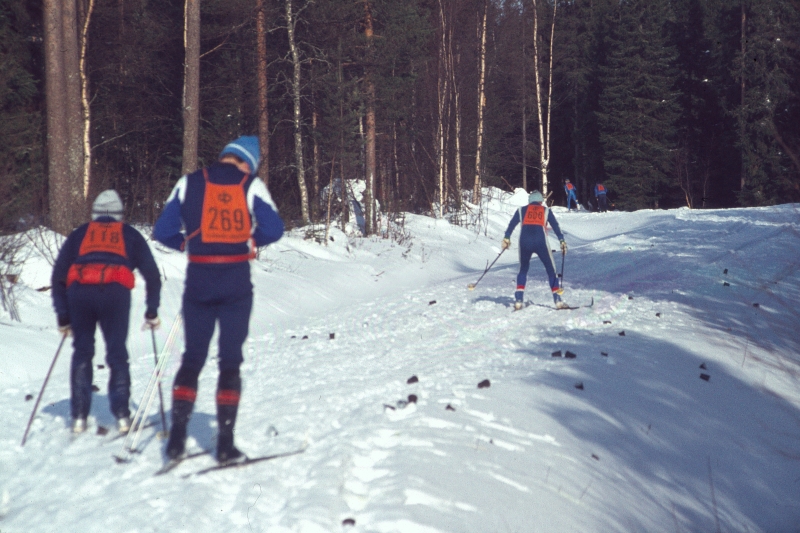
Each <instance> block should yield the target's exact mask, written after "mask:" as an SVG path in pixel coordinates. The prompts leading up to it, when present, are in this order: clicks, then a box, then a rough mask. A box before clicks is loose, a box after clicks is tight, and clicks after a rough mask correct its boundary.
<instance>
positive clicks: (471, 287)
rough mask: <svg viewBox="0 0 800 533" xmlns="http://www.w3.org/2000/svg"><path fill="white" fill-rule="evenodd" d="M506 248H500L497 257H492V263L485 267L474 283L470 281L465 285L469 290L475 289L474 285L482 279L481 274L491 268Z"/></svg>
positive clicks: (484, 273)
mask: <svg viewBox="0 0 800 533" xmlns="http://www.w3.org/2000/svg"><path fill="white" fill-rule="evenodd" d="M506 250H508V248H503V249H502V250H500V253H499V254H497V257H495V258H494V261H492V264H491V265H489V266H487V267H486V270H484V271H483V274H481V277H479V278H478V281H476V282H475V283H470V284H469V285H467V288H468V289H469V290H471V291H474V290H475V286H476V285H477V284H478V283H480V281H481V280H482V279H483V276H485V275H486V273H487V272H489V269H491V268H492V267H493V266H494V264H495V263H497V260H498V259H500V256H501V255H503V252H505V251H506Z"/></svg>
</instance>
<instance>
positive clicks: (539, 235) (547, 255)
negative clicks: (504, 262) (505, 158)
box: [501, 191, 567, 310]
mask: <svg viewBox="0 0 800 533" xmlns="http://www.w3.org/2000/svg"><path fill="white" fill-rule="evenodd" d="M543 202H544V198H542V193H540V192H539V191H533V192H532V193H531V194H530V196H528V205H525V206H522V207H520V208H519V209H517V210H516V212H515V213H514V216H513V217H511V221H510V222H509V223H508V228H506V233H505V237H504V238H503V242H502V244H501V247H502V249H503V250H506V249H508V248H509V247H510V246H511V234H512V233H513V232H514V228H516V227H517V224H519V223H520V222H521V223H522V228H521V229H520V232H519V274H517V290H516V292H515V293H514V309H515V310H518V309H522V308H523V306H524V303H523V298H524V296H525V284H526V281H527V279H528V269H529V268H530V264H531V257H532V256H533V254H536V255H538V256H539V259H540V260H541V261H542V263H543V264H544V268H545V270H546V271H547V276H548V278H549V281H550V290H551V291H552V293H553V302H555V305H556V307H557V308H559V309H562V308H565V307H567V304H565V303H564V302H563V301H562V300H561V295H562V294H563V293H564V291H563V289H561V287H560V284H559V280H558V276H557V275H556V267H555V262H554V261H553V255H552V253H551V252H550V246H549V244H548V242H547V224H548V223H549V224H550V227H552V228H553V231H555V233H556V236H557V237H558V240H559V242H560V243H561V252H562V253H567V243H566V241H565V240H564V235H563V234H562V233H561V229H560V228H559V227H558V221H557V220H556V217H555V215H553V212H552V211H551V210H550V208H548V207H547V206H545V205H543Z"/></svg>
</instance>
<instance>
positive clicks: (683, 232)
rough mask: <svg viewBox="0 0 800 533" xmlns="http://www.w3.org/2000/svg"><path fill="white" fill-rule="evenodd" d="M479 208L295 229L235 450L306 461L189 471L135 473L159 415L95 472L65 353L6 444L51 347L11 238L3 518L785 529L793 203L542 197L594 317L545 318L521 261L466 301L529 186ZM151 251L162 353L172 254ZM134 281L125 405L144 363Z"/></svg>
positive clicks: (271, 525)
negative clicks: (329, 229) (352, 228)
mask: <svg viewBox="0 0 800 533" xmlns="http://www.w3.org/2000/svg"><path fill="white" fill-rule="evenodd" d="M495 196H499V198H497V199H495V200H493V201H491V202H489V204H488V208H489V215H488V226H487V227H486V229H485V231H481V232H480V233H479V234H478V233H476V232H475V231H474V230H468V229H465V228H462V227H457V226H452V225H450V224H448V223H447V222H444V221H441V220H438V221H437V220H434V219H430V218H426V217H420V216H412V215H408V216H407V217H406V223H405V230H406V233H407V235H406V237H407V238H406V240H405V241H404V242H402V243H398V242H397V241H392V240H382V239H378V238H373V239H348V238H347V237H345V235H344V234H342V233H341V232H338V231H334V232H333V233H332V236H333V241H332V242H329V246H328V247H325V246H321V245H319V244H317V243H314V242H313V241H306V240H303V239H302V235H303V232H301V231H298V232H296V233H295V234H292V235H287V236H286V237H285V238H284V239H282V240H281V241H280V242H278V243H277V244H276V245H274V246H272V247H270V248H268V249H267V251H265V252H264V253H262V256H261V259H260V260H259V261H257V262H254V264H253V282H254V284H255V287H256V288H255V294H256V300H255V309H254V313H253V317H252V320H251V324H250V326H251V327H250V338H249V339H248V341H247V344H246V358H247V361H246V363H245V365H244V366H243V368H242V370H243V379H244V392H243V395H242V405H241V407H240V412H239V421H238V424H237V433H236V439H237V445H238V446H239V447H240V448H241V449H242V450H244V451H245V452H247V453H248V454H250V455H251V456H256V455H264V454H277V453H282V452H287V451H293V450H297V449H302V448H304V447H305V451H304V453H300V454H297V455H292V456H288V457H282V458H276V459H274V460H270V461H264V462H261V463H259V464H254V465H250V466H247V467H244V468H240V469H230V470H223V471H217V472H210V473H208V474H205V475H196V474H195V473H196V472H197V471H198V470H201V469H203V468H205V467H208V466H211V465H213V464H214V461H213V459H212V458H211V457H209V456H201V457H199V458H196V459H191V460H188V461H185V462H184V463H182V464H181V465H179V466H178V467H177V468H176V469H174V470H172V471H171V472H169V473H168V474H166V475H163V476H157V477H154V476H153V474H154V472H156V471H157V470H158V469H159V468H160V466H161V465H162V462H163V460H164V456H163V448H164V445H165V444H164V441H162V440H159V438H158V437H157V435H156V432H157V431H158V429H160V428H159V425H160V419H159V416H158V414H157V410H156V411H154V412H153V413H152V414H151V415H150V419H151V420H152V421H153V422H157V423H158V425H156V426H154V427H151V428H148V429H146V430H145V432H144V438H143V441H142V444H141V446H140V448H141V450H142V451H141V453H140V454H136V455H134V456H133V458H132V461H131V462H130V463H128V464H117V463H116V462H115V461H114V460H113V458H112V456H113V455H115V454H119V453H121V451H122V440H120V439H116V440H113V439H112V437H113V422H114V421H113V419H112V417H111V415H110V413H109V412H108V404H107V397H106V390H105V389H106V385H105V382H106V380H107V371H106V370H105V369H103V368H99V367H97V369H96V371H95V382H96V384H97V386H98V388H99V391H98V392H97V393H96V394H95V398H94V402H93V406H92V418H91V420H90V426H91V427H90V431H89V432H88V433H86V434H84V435H81V436H79V437H77V438H74V439H73V438H71V436H70V434H69V432H68V431H67V427H68V424H69V409H68V403H69V385H68V369H69V355H70V350H69V349H68V347H67V349H65V350H64V351H63V353H62V355H61V356H60V359H59V360H58V362H57V364H56V367H55V371H54V374H53V377H52V379H51V381H50V383H49V385H48V387H47V390H46V392H45V395H44V399H43V402H42V405H41V407H40V411H39V414H38V415H37V417H36V419H35V421H34V424H33V427H32V429H31V432H30V434H29V437H28V442H27V444H26V445H25V446H24V447H22V446H20V440H21V438H22V434H23V432H24V429H25V425H26V423H27V421H28V418H29V416H30V413H31V409H32V407H33V401H31V400H27V401H26V396H27V395H30V396H32V397H34V398H35V397H36V395H37V394H38V392H39V388H40V387H41V384H42V380H43V379H44V376H45V374H46V372H47V368H48V366H49V365H50V362H51V360H52V357H53V354H54V353H55V349H56V347H57V345H58V341H59V335H58V332H57V330H56V328H55V324H54V322H55V318H54V316H53V313H52V310H51V306H50V294H49V291H43V292H37V291H36V289H37V288H41V287H44V286H46V285H48V284H49V268H50V267H49V265H48V263H47V262H46V261H45V260H44V259H43V258H42V257H41V256H39V254H38V252H35V251H33V252H32V256H31V258H30V259H29V260H28V262H27V263H26V265H25V267H24V269H23V271H22V277H21V282H20V284H18V285H17V287H16V296H17V303H18V310H19V314H20V316H21V319H22V322H21V323H19V322H12V321H11V320H10V318H9V315H8V313H4V312H3V311H1V310H0V313H4V314H0V420H2V424H0V532H2V533H35V532H67V531H69V532H71V531H81V532H85V533H91V532H98V533H108V532H125V533H150V532H166V531H169V532H184V531H185V532H189V531H191V532H193V533H199V532H234V531H242V532H269V533H288V532H295V533H321V532H339V531H345V532H352V533H356V532H359V533H360V532H364V533H366V532H376V533H394V532H399V533H440V532H450V533H460V532H476V533H477V532H481V533H486V532H498V533H502V532H616V531H620V532H635V531H642V532H645V531H646V532H662V531H663V532H698V531H705V532H734V531H736V532H743V531H748V532H770V533H780V532H798V531H800V334H799V333H798V331H800V313H799V312H798V306H797V304H796V302H797V301H798V300H800V216H798V215H800V206H798V205H785V206H779V207H773V208H759V209H730V210H719V211H690V210H686V209H680V210H672V211H638V212H635V213H617V212H612V213H604V214H594V213H585V212H581V213H575V212H572V213H567V212H565V211H564V210H563V209H561V208H556V209H555V211H556V215H557V217H558V219H559V222H560V223H561V227H562V229H563V230H564V231H565V233H566V235H567V242H568V243H569V246H570V249H569V252H568V254H567V256H566V264H565V269H564V284H565V287H566V294H565V300H566V301H567V302H569V303H571V304H573V305H580V304H587V303H589V302H590V301H592V299H593V301H594V305H593V306H592V307H590V308H582V309H578V310H574V311H556V310H554V309H552V301H551V298H550V295H549V290H548V288H547V286H546V281H545V275H544V269H543V268H542V267H541V265H540V264H539V263H538V262H536V261H534V262H532V266H531V275H530V277H529V283H528V291H527V294H526V296H527V298H528V299H529V300H530V301H531V303H532V304H534V305H530V306H529V307H526V308H525V309H524V310H522V311H519V312H511V309H512V307H511V306H512V297H513V290H514V277H515V275H516V270H517V258H516V254H515V252H516V246H514V247H513V248H512V250H511V251H510V252H506V253H505V254H504V255H503V256H501V257H500V260H499V261H498V262H497V264H496V265H495V267H494V268H493V269H492V270H491V271H489V273H488V274H487V275H486V276H485V277H484V278H483V280H482V281H481V282H480V283H479V284H478V286H477V288H476V289H475V290H474V291H468V290H467V289H466V286H467V284H468V283H470V282H474V281H475V280H476V279H477V278H478V277H479V276H480V274H481V272H482V271H483V268H484V267H485V266H486V264H487V262H488V261H491V260H493V259H494V258H495V257H496V256H497V254H498V252H499V246H498V245H499V242H500V239H501V238H502V233H503V230H504V229H505V226H506V224H507V222H508V220H509V218H510V216H511V214H512V213H513V210H514V208H515V207H516V206H517V205H520V204H523V203H524V202H525V198H526V195H525V194H524V193H521V192H519V191H518V193H517V194H516V195H511V194H504V195H497V194H495ZM517 231H518V230H517ZM515 237H516V235H515ZM556 244H557V243H555V241H553V248H554V249H555V248H556ZM153 248H154V251H155V253H156V259H157V261H158V262H159V265H160V266H161V267H162V269H163V272H164V275H165V277H166V282H165V285H164V289H163V293H162V302H163V304H162V308H161V316H162V318H163V319H164V322H165V327H164V328H162V329H161V330H159V332H158V333H157V337H158V343H159V346H161V345H163V343H164V341H165V339H166V336H167V332H168V330H169V328H170V325H171V323H172V321H173V320H174V317H175V316H176V314H177V312H178V309H179V305H180V295H181V291H182V277H183V272H184V268H185V259H184V257H183V256H181V255H179V254H177V253H169V252H167V251H165V250H162V249H160V248H158V247H156V246H154V247H153ZM557 257H558V260H559V266H560V256H557ZM142 287H143V283H142V282H141V280H140V281H139V283H138V284H137V288H136V289H135V294H134V304H133V309H132V316H133V317H134V319H133V322H132V325H131V326H132V327H131V334H130V337H129V342H128V345H129V350H130V353H131V369H132V378H133V396H132V404H133V405H132V406H133V407H136V406H137V405H138V403H139V402H140V399H141V396H142V393H143V392H144V388H145V386H146V384H147V382H148V379H149V377H150V374H151V372H152V369H153V351H152V346H151V342H150V338H149V336H148V335H146V334H145V333H142V332H140V330H139V325H140V318H139V317H141V316H142V314H143V312H144V294H143V288H142ZM99 338H100V336H99V335H98V355H97V356H96V357H95V363H96V365H102V364H103V363H104V361H103V357H102V354H103V345H102V341H101V340H99ZM180 351H181V342H178V343H177V344H176V346H175V348H174V349H173V350H172V355H171V359H170V362H169V364H168V370H167V375H166V378H165V380H166V387H167V389H168V386H169V384H171V382H172V378H173V375H174V372H175V371H176V368H177V365H178V362H179V359H180ZM557 351H561V354H562V356H561V357H554V356H553V352H557ZM567 351H569V352H571V354H575V357H574V358H566V357H564V355H566V352H567ZM212 356H213V351H212ZM216 376H217V371H216V368H215V364H214V361H213V357H212V358H210V359H209V363H208V364H207V365H206V369H205V371H204V372H203V374H202V375H201V381H200V391H199V396H198V403H197V407H196V411H195V416H194V417H193V418H192V422H191V424H190V428H189V431H190V439H189V443H188V448H189V451H195V450H201V449H204V448H210V447H213V445H214V443H215V435H214V434H215V427H214V426H215V424H216V421H215V407H214V388H215V386H216ZM412 376H416V378H417V381H416V382H414V380H413V379H411V380H410V378H412ZM409 380H410V381H411V383H409ZM484 380H489V382H490V386H489V387H483V388H479V387H478V384H479V383H480V382H482V381H484ZM410 395H414V396H416V398H417V401H416V403H414V402H411V403H408V402H409V396H410ZM166 402H167V408H169V398H167V399H166ZM98 426H104V427H109V428H112V431H111V432H110V433H109V434H108V435H105V436H99V435H96V431H97V427H98Z"/></svg>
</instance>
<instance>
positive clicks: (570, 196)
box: [564, 180, 578, 211]
mask: <svg viewBox="0 0 800 533" xmlns="http://www.w3.org/2000/svg"><path fill="white" fill-rule="evenodd" d="M564 192H565V193H567V211H571V210H572V207H571V206H572V204H573V203H574V204H575V209H578V196H577V194H576V193H575V186H574V185H573V184H572V183H570V181H569V180H567V181H566V182H565V183H564Z"/></svg>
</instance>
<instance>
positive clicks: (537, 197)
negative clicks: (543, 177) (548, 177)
mask: <svg viewBox="0 0 800 533" xmlns="http://www.w3.org/2000/svg"><path fill="white" fill-rule="evenodd" d="M543 201H544V198H543V197H542V193H540V192H539V191H533V192H532V193H531V194H530V196H528V203H529V204H532V203H534V202H538V203H541V202H543Z"/></svg>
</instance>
